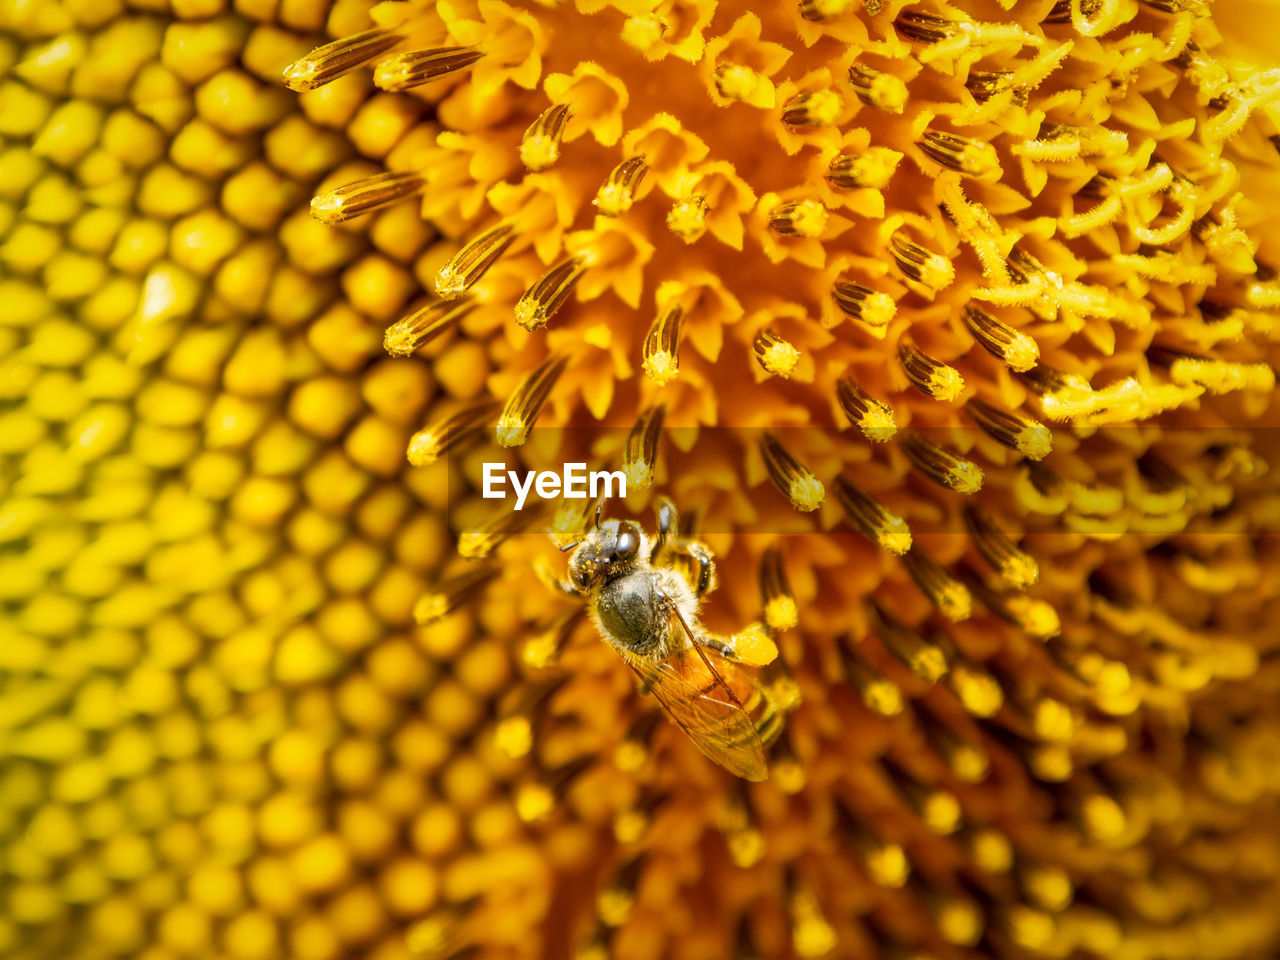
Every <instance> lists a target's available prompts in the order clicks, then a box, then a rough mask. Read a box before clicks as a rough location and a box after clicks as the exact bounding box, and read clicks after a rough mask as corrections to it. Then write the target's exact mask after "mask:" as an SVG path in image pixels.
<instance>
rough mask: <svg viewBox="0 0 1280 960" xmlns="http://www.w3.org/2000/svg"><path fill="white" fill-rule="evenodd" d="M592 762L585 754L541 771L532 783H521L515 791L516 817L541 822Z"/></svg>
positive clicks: (593, 761) (591, 757) (593, 760)
mask: <svg viewBox="0 0 1280 960" xmlns="http://www.w3.org/2000/svg"><path fill="white" fill-rule="evenodd" d="M596 759H597V758H596V757H595V755H593V754H587V755H586V756H582V757H578V758H577V759H576V760H570V761H569V762H568V763H564V764H561V765H560V766H558V767H554V768H553V769H551V770H547V771H545V772H544V773H543V774H542V776H541V777H540V778H539V779H537V780H535V781H532V782H525V783H522V784H521V785H520V786H519V788H518V789H517V790H516V815H517V816H518V817H519V818H520V819H521V820H522V821H524V822H525V823H538V822H539V821H541V820H545V819H546V818H547V817H549V816H550V815H551V813H552V811H554V810H555V808H556V806H557V805H558V804H559V803H561V802H562V801H563V800H564V797H565V794H567V793H568V792H569V789H570V788H571V787H572V786H573V784H574V782H575V781H576V780H577V779H578V778H579V777H581V776H582V774H584V773H586V771H587V770H589V769H590V768H591V765H592V764H593V763H595V761H596Z"/></svg>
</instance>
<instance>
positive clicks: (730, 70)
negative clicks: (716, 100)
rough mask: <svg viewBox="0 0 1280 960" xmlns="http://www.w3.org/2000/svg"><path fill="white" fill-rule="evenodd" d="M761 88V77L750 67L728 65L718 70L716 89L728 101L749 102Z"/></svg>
mask: <svg viewBox="0 0 1280 960" xmlns="http://www.w3.org/2000/svg"><path fill="white" fill-rule="evenodd" d="M759 86H760V75H759V74H758V73H756V72H755V71H754V70H752V69H751V68H750V67H744V66H741V65H740V64H726V65H725V66H722V67H720V68H718V69H717V70H716V89H717V90H719V91H720V96H722V97H724V98H725V99H727V100H742V101H749V100H751V98H752V97H753V96H755V94H756V91H757V89H758V88H759Z"/></svg>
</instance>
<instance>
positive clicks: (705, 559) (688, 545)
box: [671, 540, 716, 598]
mask: <svg viewBox="0 0 1280 960" xmlns="http://www.w3.org/2000/svg"><path fill="white" fill-rule="evenodd" d="M671 550H672V552H673V553H676V554H677V555H679V556H682V557H689V558H690V559H691V560H693V561H694V563H696V564H697V565H698V582H697V583H696V584H694V587H693V593H694V596H696V597H699V598H701V597H704V596H706V595H707V594H708V593H710V592H711V591H712V590H714V589H715V588H716V561H715V555H714V554H713V553H712V552H711V548H710V547H708V546H707V545H706V544H705V543H700V542H699V541H697V540H676V541H675V542H674V543H672V544H671Z"/></svg>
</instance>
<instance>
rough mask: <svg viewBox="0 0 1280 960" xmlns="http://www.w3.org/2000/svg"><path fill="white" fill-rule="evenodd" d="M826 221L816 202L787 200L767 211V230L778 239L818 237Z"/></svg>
mask: <svg viewBox="0 0 1280 960" xmlns="http://www.w3.org/2000/svg"><path fill="white" fill-rule="evenodd" d="M828 219H829V214H828V213H827V208H826V207H824V206H823V205H822V204H821V203H819V202H818V201H817V200H788V201H786V202H784V203H780V204H778V205H777V206H776V207H774V208H773V209H772V210H770V211H769V229H770V230H772V231H773V232H774V233H776V234H777V235H778V236H780V237H819V236H821V235H822V231H824V230H826V229H827V220H828Z"/></svg>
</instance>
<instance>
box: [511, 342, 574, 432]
mask: <svg viewBox="0 0 1280 960" xmlns="http://www.w3.org/2000/svg"><path fill="white" fill-rule="evenodd" d="M567 364H568V360H566V359H565V358H564V357H549V358H548V359H547V360H545V361H543V363H542V365H541V366H540V367H538V368H537V369H536V370H534V371H533V372H532V373H530V374H529V375H528V376H527V377H525V379H524V380H523V381H522V382H521V384H520V386H518V387H517V388H516V390H515V392H514V393H513V394H511V398H510V399H509V400H507V404H506V406H505V407H503V408H502V415H501V416H500V417H498V425H497V427H496V428H495V430H494V435H495V436H496V438H497V441H498V444H499V446H503V447H518V446H520V445H521V444H522V443H524V442H525V441H526V440H527V439H529V431H530V430H532V429H533V424H534V421H536V420H537V419H538V414H539V413H541V412H542V405H543V404H544V403H546V402H547V397H548V396H549V395H550V394H551V388H552V387H553V386H555V382H556V381H557V380H558V379H560V374H561V373H563V372H564V368H565V366H566V365H567Z"/></svg>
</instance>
